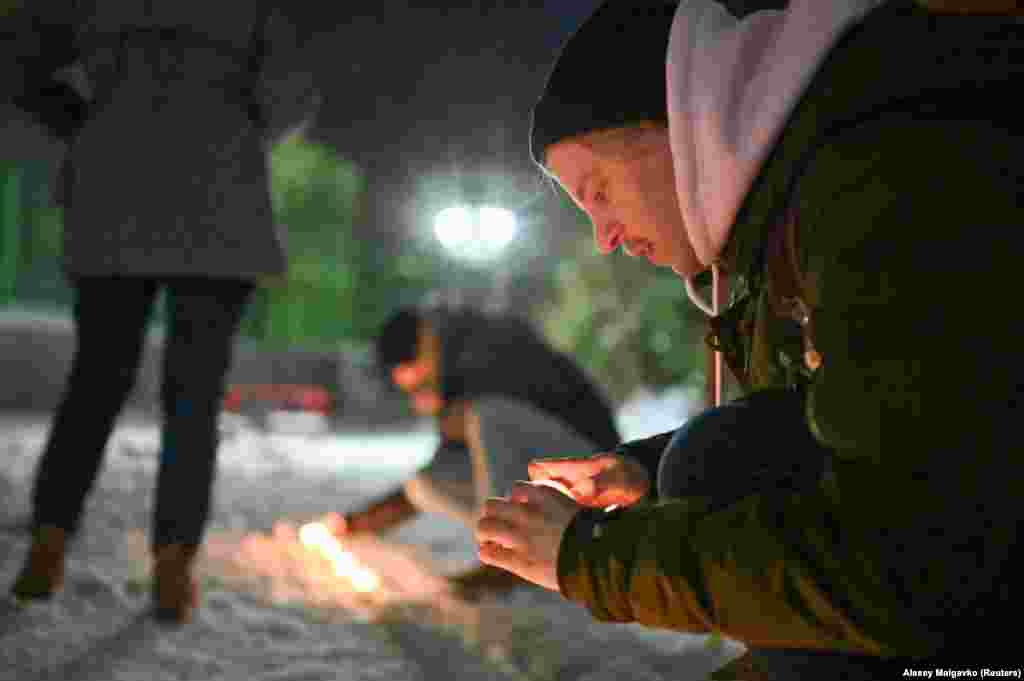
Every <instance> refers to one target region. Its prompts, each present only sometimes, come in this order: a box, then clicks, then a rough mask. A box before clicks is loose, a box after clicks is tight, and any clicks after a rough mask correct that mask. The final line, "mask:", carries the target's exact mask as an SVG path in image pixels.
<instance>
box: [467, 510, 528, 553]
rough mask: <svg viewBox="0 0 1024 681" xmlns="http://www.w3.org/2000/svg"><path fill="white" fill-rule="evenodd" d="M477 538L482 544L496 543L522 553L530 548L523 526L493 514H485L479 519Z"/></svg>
mask: <svg viewBox="0 0 1024 681" xmlns="http://www.w3.org/2000/svg"><path fill="white" fill-rule="evenodd" d="M476 540H477V542H478V543H479V544H480V545H481V546H483V545H484V544H495V545H499V546H503V547H505V548H506V549H511V550H513V551H517V552H520V553H524V552H526V550H527V549H528V548H529V542H528V541H527V538H526V536H525V532H523V529H522V526H520V525H515V524H513V523H510V522H508V521H507V520H503V519H501V518H495V517H493V516H484V517H483V518H481V519H480V520H479V521H477V524H476Z"/></svg>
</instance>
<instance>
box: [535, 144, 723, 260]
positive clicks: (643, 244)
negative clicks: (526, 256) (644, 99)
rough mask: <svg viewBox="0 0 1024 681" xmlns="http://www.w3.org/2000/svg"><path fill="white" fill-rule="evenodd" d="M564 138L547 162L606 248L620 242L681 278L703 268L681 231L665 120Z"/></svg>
mask: <svg viewBox="0 0 1024 681" xmlns="http://www.w3.org/2000/svg"><path fill="white" fill-rule="evenodd" d="M616 132H617V131H613V133H611V135H612V137H613V139H609V133H605V132H596V133H587V134H585V135H580V136H578V137H573V138H569V139H567V140H562V141H561V142H558V143H556V144H554V145H552V146H551V148H550V149H549V150H548V152H547V155H546V159H545V160H546V162H547V167H548V169H549V170H550V171H551V173H552V174H553V175H554V176H555V177H556V178H557V179H558V181H559V183H560V184H561V185H562V187H563V188H564V189H565V191H566V192H567V193H568V194H569V196H570V197H571V198H572V200H573V201H574V202H575V203H576V205H577V206H579V207H580V209H581V210H583V212H584V213H586V214H587V216H588V217H589V218H590V221H591V223H592V224H593V225H594V241H595V242H597V247H598V249H599V250H600V251H601V253H604V254H606V255H607V254H610V253H612V252H614V251H615V250H616V249H617V248H618V247H619V246H622V247H623V250H625V251H626V253H628V254H629V255H632V256H637V257H645V258H647V260H648V261H649V262H650V263H651V264H653V265H656V266H658V267H671V268H672V269H673V271H675V273H676V274H678V275H679V276H680V277H682V278H684V279H686V278H689V277H691V276H693V275H695V274H697V273H699V272H700V271H702V270H703V269H704V267H703V266H702V265H701V264H700V262H699V261H698V260H697V256H696V255H695V254H694V251H693V247H692V246H690V242H689V239H688V238H687V235H686V226H685V224H684V223H683V217H682V213H681V212H680V210H679V203H678V200H677V198H676V188H675V176H674V175H673V172H672V151H671V147H670V145H669V140H668V130H667V129H665V128H663V127H656V128H648V129H637V130H630V131H627V132H628V134H625V135H619V134H616Z"/></svg>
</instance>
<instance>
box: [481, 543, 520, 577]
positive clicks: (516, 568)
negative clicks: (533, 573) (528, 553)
mask: <svg viewBox="0 0 1024 681" xmlns="http://www.w3.org/2000/svg"><path fill="white" fill-rule="evenodd" d="M477 554H478V555H479V556H480V562H481V563H486V564H487V565H493V566H494V567H497V568H501V569H502V570H508V571H509V572H512V573H514V574H517V575H519V576H520V577H522V576H524V573H525V572H526V571H527V569H528V567H529V561H527V560H526V558H525V557H524V556H523V555H522V554H521V553H518V552H516V551H512V550H511V549H508V548H505V547H504V546H501V545H500V544H491V543H481V544H480V549H479V550H478V551H477Z"/></svg>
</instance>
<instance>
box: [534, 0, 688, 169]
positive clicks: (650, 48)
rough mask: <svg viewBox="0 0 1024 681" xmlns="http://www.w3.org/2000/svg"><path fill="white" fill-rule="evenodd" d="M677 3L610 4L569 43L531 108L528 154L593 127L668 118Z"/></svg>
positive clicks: (626, 0)
mask: <svg viewBox="0 0 1024 681" xmlns="http://www.w3.org/2000/svg"><path fill="white" fill-rule="evenodd" d="M677 6H678V2H667V1H666V0H646V1H645V0H609V1H608V2H605V3H604V4H602V5H601V6H600V7H598V8H597V10H595V11H594V13H593V14H592V15H591V16H590V18H589V19H587V20H586V21H585V22H583V24H582V25H581V26H580V27H579V28H578V29H576V32H575V33H574V34H573V35H572V37H570V38H569V40H568V41H566V43H565V45H564V46H563V47H562V51H561V53H560V54H559V56H558V59H557V60H556V61H555V65H554V68H553V69H552V71H551V75H550V76H549V77H548V81H547V84H546V85H545V87H544V92H543V94H542V95H541V97H540V100H539V101H538V102H537V104H536V106H535V107H534V108H533V121H532V125H531V128H532V130H531V133H530V153H531V154H532V155H533V160H534V162H536V163H537V164H538V165H541V166H543V165H544V153H545V152H546V150H547V148H548V147H549V146H551V145H552V144H554V143H556V142H559V141H561V140H563V139H566V138H569V137H573V136H576V135H581V134H583V133H587V132H591V131H594V130H603V129H609V128H621V127H624V126H626V125H629V124H634V123H640V122H642V121H667V120H668V106H667V104H666V96H665V58H666V53H667V51H668V37H669V32H670V31H671V28H672V19H673V18H674V16H675V13H676V7H677Z"/></svg>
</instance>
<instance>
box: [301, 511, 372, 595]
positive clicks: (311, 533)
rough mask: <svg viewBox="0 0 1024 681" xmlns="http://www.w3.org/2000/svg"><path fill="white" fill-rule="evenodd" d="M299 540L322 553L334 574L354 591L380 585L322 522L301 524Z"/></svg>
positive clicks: (370, 589)
mask: <svg viewBox="0 0 1024 681" xmlns="http://www.w3.org/2000/svg"><path fill="white" fill-rule="evenodd" d="M299 540H300V541H301V542H302V543H303V545H304V546H306V547H307V548H310V549H314V550H316V551H319V552H320V553H321V554H323V555H324V557H325V558H327V560H329V561H330V562H331V564H332V565H333V566H334V574H335V575H337V576H338V577H344V578H345V579H347V580H348V581H350V582H351V583H352V586H353V588H355V590H356V591H359V592H363V593H365V592H368V591H374V590H376V589H377V588H379V587H380V579H379V578H378V577H377V575H375V574H374V573H373V572H371V571H370V570H367V569H366V568H364V567H362V566H361V565H359V563H358V562H356V559H355V556H353V555H352V554H351V553H349V552H348V551H346V550H344V549H343V548H341V543H340V542H339V541H338V539H337V537H335V536H334V535H333V534H331V531H330V530H329V529H327V526H326V525H324V524H323V523H306V524H305V525H303V526H302V527H301V528H300V529H299Z"/></svg>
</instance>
